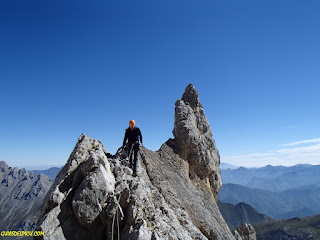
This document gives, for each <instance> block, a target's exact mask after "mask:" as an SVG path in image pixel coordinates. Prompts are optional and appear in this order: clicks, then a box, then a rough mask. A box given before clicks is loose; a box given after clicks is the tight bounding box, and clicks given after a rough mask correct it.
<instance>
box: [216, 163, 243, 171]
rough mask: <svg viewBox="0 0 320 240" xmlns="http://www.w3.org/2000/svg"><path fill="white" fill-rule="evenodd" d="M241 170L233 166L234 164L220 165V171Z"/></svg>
mask: <svg viewBox="0 0 320 240" xmlns="http://www.w3.org/2000/svg"><path fill="white" fill-rule="evenodd" d="M237 168H239V166H236V165H232V164H229V163H220V169H221V170H222V169H237Z"/></svg>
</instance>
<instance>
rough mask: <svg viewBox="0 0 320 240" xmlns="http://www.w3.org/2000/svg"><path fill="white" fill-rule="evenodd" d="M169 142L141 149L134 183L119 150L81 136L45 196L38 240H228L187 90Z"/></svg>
mask: <svg viewBox="0 0 320 240" xmlns="http://www.w3.org/2000/svg"><path fill="white" fill-rule="evenodd" d="M175 110H176V113H175V123H174V130H173V133H174V139H169V140H168V141H167V142H166V143H164V144H163V145H162V146H161V148H160V149H159V150H158V151H156V152H154V151H151V150H148V149H146V148H144V147H141V150H140V153H139V165H138V176H137V177H133V176H132V170H131V169H130V168H129V164H128V159H127V158H126V157H125V154H123V152H122V151H121V150H119V151H118V152H117V153H116V154H115V155H111V154H109V153H108V152H107V151H106V149H105V147H104V146H103V145H102V143H101V142H99V141H97V140H94V139H91V138H89V137H88V136H86V135H85V134H83V135H81V136H80V138H79V140H78V143H77V145H76V147H75V149H74V150H73V152H72V154H71V156H70V158H69V160H68V161H67V163H66V165H65V166H64V167H63V169H62V170H61V171H60V173H59V174H58V176H57V177H56V180H55V182H54V184H53V186H52V188H51V189H50V191H49V192H48V194H47V196H46V203H45V204H44V207H43V210H42V215H41V217H40V219H39V222H38V230H42V231H44V232H45V235H44V237H43V238H44V239H80V240H82V239H86V240H87V239H118V238H120V239H126V240H127V239H152V240H155V239H183V240H185V239H235V237H234V236H233V235H232V233H231V232H230V230H229V228H228V226H227V224H226V222H225V221H224V219H223V217H222V216H221V214H220V212H219V209H218V207H217V203H216V198H217V195H218V192H219V189H220V186H221V177H220V169H219V154H218V151H217V149H216V147H215V142H214V140H213V138H212V132H211V129H210V126H209V123H208V120H207V119H206V117H205V115H204V111H203V108H202V105H201V104H200V102H199V97H198V92H197V90H196V89H195V88H194V87H193V86H192V85H189V86H188V87H187V88H186V91H185V93H184V94H183V97H182V99H179V100H178V101H177V102H176V109H175Z"/></svg>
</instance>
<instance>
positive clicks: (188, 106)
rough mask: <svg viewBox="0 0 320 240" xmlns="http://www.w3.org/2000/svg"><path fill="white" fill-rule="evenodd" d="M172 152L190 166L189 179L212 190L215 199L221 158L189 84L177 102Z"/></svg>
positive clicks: (195, 91) (201, 109)
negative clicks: (202, 183)
mask: <svg viewBox="0 0 320 240" xmlns="http://www.w3.org/2000/svg"><path fill="white" fill-rule="evenodd" d="M175 105H176V108H175V122H174V129H173V136H174V140H173V141H172V142H171V146H172V147H173V149H174V150H175V151H176V152H177V153H178V154H179V155H180V156H181V158H183V159H186V160H187V161H188V163H189V175H190V178H199V179H200V180H202V182H204V183H208V184H209V185H210V186H211V187H210V188H211V190H212V192H213V195H214V196H215V197H216V198H217V196H218V192H219V189H220V188H221V186H222V180H221V174H220V168H219V165H220V155H219V152H218V150H217V148H216V144H215V141H214V139H213V137H212V131H211V128H210V124H209V122H208V119H207V118H206V116H205V114H204V110H203V107H202V104H201V103H200V101H199V93H198V91H197V90H196V89H195V88H194V86H193V85H192V84H189V85H188V86H187V88H186V90H185V92H184V94H183V96H182V99H179V100H178V101H176V104H175Z"/></svg>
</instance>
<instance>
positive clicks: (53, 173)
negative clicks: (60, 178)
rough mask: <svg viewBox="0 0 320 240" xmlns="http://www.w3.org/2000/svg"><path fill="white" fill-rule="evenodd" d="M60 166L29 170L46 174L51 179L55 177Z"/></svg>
mask: <svg viewBox="0 0 320 240" xmlns="http://www.w3.org/2000/svg"><path fill="white" fill-rule="evenodd" d="M60 169H61V167H52V168H49V169H45V170H32V171H30V172H32V173H34V174H44V175H47V176H48V177H49V178H50V179H51V180H52V181H54V179H55V178H56V176H57V174H58V173H59V171H60Z"/></svg>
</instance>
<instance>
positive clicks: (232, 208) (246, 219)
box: [218, 201, 273, 231]
mask: <svg viewBox="0 0 320 240" xmlns="http://www.w3.org/2000/svg"><path fill="white" fill-rule="evenodd" d="M218 207H219V209H220V212H221V214H222V216H223V218H224V219H225V220H226V222H227V224H228V226H229V228H230V229H231V231H234V229H235V228H236V227H237V226H240V225H241V224H244V223H250V224H253V223H261V222H268V221H272V220H273V219H272V218H271V217H268V216H266V215H264V214H262V213H259V212H258V211H257V210H256V209H254V208H253V207H252V206H250V205H249V204H246V203H238V204H237V205H232V204H230V203H224V202H221V201H218Z"/></svg>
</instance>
